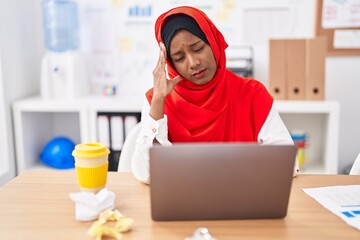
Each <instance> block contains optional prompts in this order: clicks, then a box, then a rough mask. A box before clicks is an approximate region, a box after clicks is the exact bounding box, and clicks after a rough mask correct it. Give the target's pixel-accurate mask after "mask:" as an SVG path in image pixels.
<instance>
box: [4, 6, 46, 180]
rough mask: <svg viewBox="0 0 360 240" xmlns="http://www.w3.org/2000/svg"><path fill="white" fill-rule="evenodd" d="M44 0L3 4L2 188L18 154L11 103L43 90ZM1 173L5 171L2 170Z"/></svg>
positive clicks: (12, 169)
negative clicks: (42, 1)
mask: <svg viewBox="0 0 360 240" xmlns="http://www.w3.org/2000/svg"><path fill="white" fill-rule="evenodd" d="M39 1H40V0H26V1H24V0H1V1H0V53H1V60H2V82H1V84H2V89H1V90H2V92H1V93H0V94H1V96H0V98H1V99H0V101H2V103H1V104H2V106H3V107H2V109H0V111H1V112H0V114H2V115H3V116H2V119H1V121H0V124H1V126H0V129H6V132H3V131H1V133H0V134H1V135H2V136H1V137H2V140H1V143H3V142H2V141H6V144H5V145H4V147H6V149H5V152H3V151H1V152H0V162H1V163H0V168H2V169H3V170H5V171H6V173H5V174H4V175H3V177H0V185H1V184H3V183H4V182H6V181H8V180H10V179H11V178H12V177H13V175H14V174H15V156H14V155H15V153H14V152H15V151H14V137H13V127H12V126H13V124H12V114H11V104H12V102H13V101H14V100H16V99H20V98H23V97H26V96H29V95H32V94H35V93H38V91H39V72H40V69H39V66H40V65H39V64H40V58H41V55H42V52H43V48H42V41H41V38H42V32H41V25H40V5H39V3H38V2H39ZM0 171H1V170H0Z"/></svg>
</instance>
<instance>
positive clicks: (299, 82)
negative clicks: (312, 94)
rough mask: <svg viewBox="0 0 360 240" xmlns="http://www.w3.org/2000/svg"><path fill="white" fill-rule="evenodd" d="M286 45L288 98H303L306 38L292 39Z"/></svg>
mask: <svg viewBox="0 0 360 240" xmlns="http://www.w3.org/2000/svg"><path fill="white" fill-rule="evenodd" d="M287 46H288V52H287V54H288V58H287V59H288V68H287V69H288V77H289V78H288V99H289V100H304V99H305V78H306V40H305V39H292V40H289V41H288V43H287Z"/></svg>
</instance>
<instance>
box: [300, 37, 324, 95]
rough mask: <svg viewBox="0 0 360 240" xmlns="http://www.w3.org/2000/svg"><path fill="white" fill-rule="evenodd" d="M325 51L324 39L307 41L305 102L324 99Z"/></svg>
mask: <svg viewBox="0 0 360 240" xmlns="http://www.w3.org/2000/svg"><path fill="white" fill-rule="evenodd" d="M326 49H327V44H326V38H325V37H318V38H313V39H308V40H307V51H306V52H307V53H306V55H307V78H306V82H305V98H306V99H307V100H324V99H325V56H326Z"/></svg>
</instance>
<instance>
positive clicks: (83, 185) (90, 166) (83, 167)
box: [72, 143, 110, 193]
mask: <svg viewBox="0 0 360 240" xmlns="http://www.w3.org/2000/svg"><path fill="white" fill-rule="evenodd" d="M109 153H110V151H109V149H107V148H106V146H104V145H103V144H101V143H81V144H78V145H76V146H75V149H74V150H73V152H72V155H73V156H74V158H75V169H76V174H77V177H78V183H79V185H80V190H81V191H86V192H95V193H96V192H98V191H100V190H101V189H102V188H104V187H105V185H106V179H107V172H108V166H109V162H108V156H109Z"/></svg>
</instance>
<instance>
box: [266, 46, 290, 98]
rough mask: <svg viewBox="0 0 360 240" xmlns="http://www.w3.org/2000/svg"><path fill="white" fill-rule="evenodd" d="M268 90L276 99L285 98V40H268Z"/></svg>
mask: <svg viewBox="0 0 360 240" xmlns="http://www.w3.org/2000/svg"><path fill="white" fill-rule="evenodd" d="M269 56H270V58H269V91H270V94H271V95H272V96H273V97H274V98H275V99H277V100H285V99H287V70H286V67H287V66H286V61H287V40H270V45H269Z"/></svg>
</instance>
